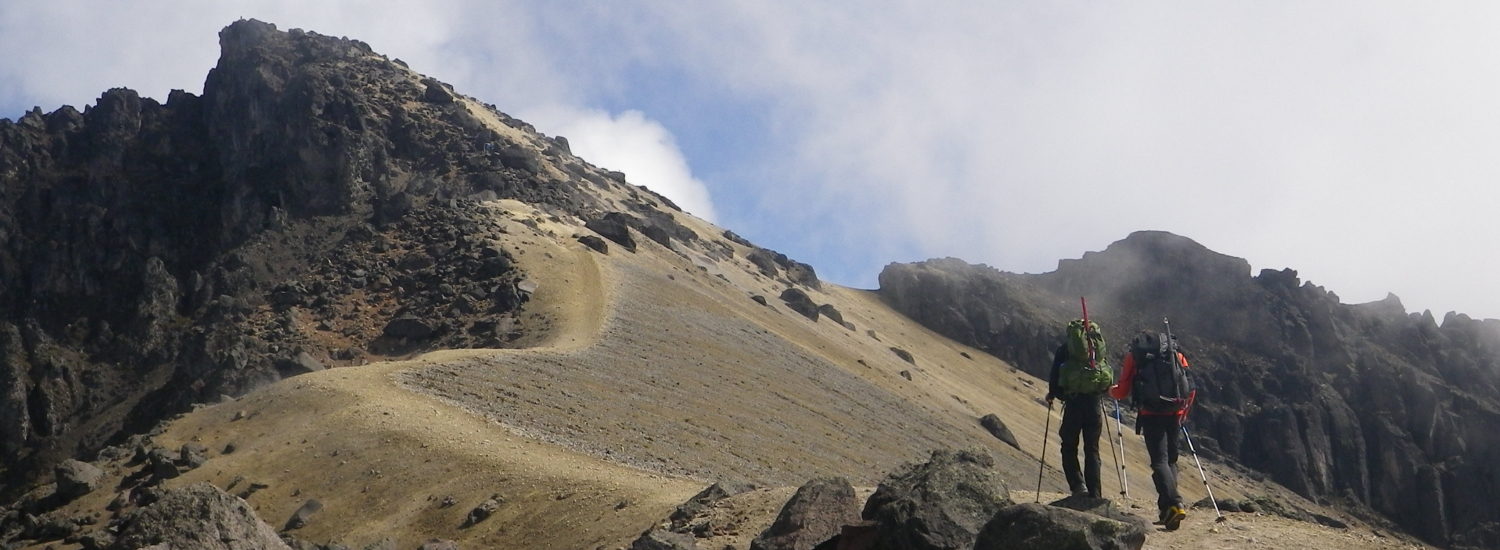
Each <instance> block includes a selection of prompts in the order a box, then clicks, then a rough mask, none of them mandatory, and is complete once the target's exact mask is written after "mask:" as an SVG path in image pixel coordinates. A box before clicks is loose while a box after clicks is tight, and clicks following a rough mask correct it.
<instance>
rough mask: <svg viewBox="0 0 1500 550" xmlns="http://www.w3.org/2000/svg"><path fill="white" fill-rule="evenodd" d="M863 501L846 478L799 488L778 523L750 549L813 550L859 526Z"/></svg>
mask: <svg viewBox="0 0 1500 550" xmlns="http://www.w3.org/2000/svg"><path fill="white" fill-rule="evenodd" d="M859 512H860V509H859V500H858V498H857V497H855V495H854V486H852V485H850V484H849V480H847V479H844V478H842V477H830V478H821V479H815V480H812V481H809V482H807V483H806V484H804V485H803V486H801V487H799V488H797V493H796V494H794V495H792V498H791V499H790V500H788V501H787V502H786V505H785V506H782V508H781V512H780V513H779V514H777V515H776V521H774V522H772V523H771V526H770V527H767V528H766V530H765V531H761V533H760V535H758V536H756V537H755V539H754V540H752V541H750V550H811V549H812V548H813V547H815V546H817V545H819V544H821V543H823V542H824V541H827V540H828V539H830V538H833V537H834V536H835V535H838V534H839V532H840V530H841V528H842V527H843V526H844V525H848V524H852V523H858V522H859V521H860V518H859Z"/></svg>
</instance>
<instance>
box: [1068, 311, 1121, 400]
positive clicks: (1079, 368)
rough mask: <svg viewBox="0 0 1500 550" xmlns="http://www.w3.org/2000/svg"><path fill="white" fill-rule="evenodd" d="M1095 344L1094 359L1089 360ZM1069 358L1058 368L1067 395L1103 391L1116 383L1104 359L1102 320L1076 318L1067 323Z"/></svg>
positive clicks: (1097, 393)
mask: <svg viewBox="0 0 1500 550" xmlns="http://www.w3.org/2000/svg"><path fill="white" fill-rule="evenodd" d="M1091 346H1092V348H1093V352H1094V360H1093V361H1089V349H1090V347H1091ZM1067 348H1068V358H1067V360H1066V361H1063V364H1062V367H1061V370H1060V371H1059V372H1058V383H1059V384H1060V385H1062V390H1063V392H1064V393H1065V394H1066V395H1102V394H1103V393H1104V392H1105V391H1107V390H1109V387H1110V386H1113V385H1114V384H1115V373H1114V371H1112V370H1110V368H1109V364H1108V363H1106V362H1105V360H1104V357H1105V355H1104V335H1103V334H1100V332H1099V324H1098V323H1095V322H1093V321H1089V322H1088V327H1087V329H1085V328H1084V321H1083V320H1082V319H1077V320H1074V321H1071V322H1069V323H1068V344H1067Z"/></svg>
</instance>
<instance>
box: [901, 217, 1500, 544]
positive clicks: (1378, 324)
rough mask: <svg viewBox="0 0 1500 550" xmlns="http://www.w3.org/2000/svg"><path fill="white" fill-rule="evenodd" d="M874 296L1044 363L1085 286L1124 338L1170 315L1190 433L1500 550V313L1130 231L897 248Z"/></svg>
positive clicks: (1228, 453) (1249, 462)
mask: <svg viewBox="0 0 1500 550" xmlns="http://www.w3.org/2000/svg"><path fill="white" fill-rule="evenodd" d="M880 284H881V289H880V295H881V297H882V299H884V300H885V301H886V302H887V303H888V304H890V305H891V306H892V307H894V308H895V309H896V310H897V311H900V312H902V313H903V314H905V315H907V316H909V317H911V318H912V319H914V320H916V321H918V322H920V323H922V324H923V325H925V326H927V327H928V328H930V329H932V330H933V331H935V332H938V333H940V334H943V335H945V336H948V337H950V338H953V339H955V340H957V341H959V342H962V343H965V344H968V345H971V346H974V347H976V348H979V349H982V350H985V351H987V352H989V353H991V354H993V355H995V356H997V357H999V358H1001V359H1003V360H1006V361H1008V362H1010V363H1011V364H1013V365H1015V366H1017V367H1019V368H1021V369H1022V370H1025V371H1027V372H1029V373H1031V374H1033V375H1036V376H1041V377H1045V375H1046V369H1047V368H1048V365H1049V364H1050V359H1051V353H1052V350H1053V349H1054V348H1055V347H1056V346H1057V344H1058V343H1059V342H1061V341H1062V336H1063V329H1064V323H1065V322H1066V321H1067V320H1068V319H1070V318H1074V317H1077V316H1078V313H1077V312H1076V311H1075V304H1077V300H1078V297H1079V296H1087V297H1088V299H1089V306H1090V307H1089V313H1090V315H1091V316H1093V317H1095V318H1096V319H1098V320H1099V322H1100V323H1101V325H1103V326H1104V327H1106V336H1107V337H1108V338H1109V345H1110V347H1111V348H1113V349H1115V350H1124V349H1126V346H1127V344H1128V342H1129V340H1130V338H1131V337H1132V336H1133V334H1134V332H1135V331H1136V330H1140V329H1149V330H1159V329H1160V327H1161V319H1162V318H1164V317H1165V318H1170V319H1171V321H1172V328H1173V332H1174V333H1175V334H1176V335H1178V336H1179V338H1180V339H1181V341H1182V343H1183V347H1184V350H1185V351H1186V352H1187V354H1188V356H1189V360H1190V362H1191V364H1192V367H1193V369H1192V370H1193V372H1194V375H1195V378H1196V381H1197V385H1198V389H1199V397H1198V401H1197V406H1196V408H1195V411H1194V418H1195V420H1194V423H1195V425H1196V430H1195V432H1194V442H1195V443H1197V444H1198V445H1199V447H1200V449H1201V450H1202V451H1204V452H1205V454H1208V455H1210V456H1223V457H1228V458H1230V459H1233V460H1236V461H1238V462H1241V463H1243V464H1244V465H1246V466H1249V467H1251V468H1254V469H1257V470H1259V471H1262V472H1265V473H1266V474H1268V475H1269V476H1270V478H1271V479H1272V480H1274V481H1276V482H1277V483H1280V484H1282V485H1285V486H1286V487H1288V488H1290V489H1292V490H1293V491H1296V492H1297V493H1299V494H1301V495H1303V496H1305V497H1308V498H1311V499H1314V500H1322V501H1325V502H1331V503H1337V504H1341V505H1344V506H1346V507H1349V508H1351V511H1356V512H1358V511H1361V510H1373V511H1374V512H1378V513H1380V514H1383V515H1384V516H1386V517H1388V518H1390V519H1391V520H1393V521H1395V522H1396V523H1397V524H1399V525H1402V526H1404V527H1405V528H1406V529H1408V530H1410V531H1411V532H1413V533H1414V534H1417V535H1419V536H1421V537H1422V538H1424V539H1426V540H1428V541H1430V542H1434V543H1437V544H1448V543H1462V544H1470V545H1478V546H1483V547H1487V548H1500V528H1495V527H1494V526H1496V525H1500V487H1495V486H1492V484H1491V483H1490V482H1489V481H1485V480H1494V479H1500V461H1497V460H1496V459H1495V457H1496V456H1500V435H1497V434H1500V413H1496V412H1495V411H1500V397H1496V396H1497V395H1500V391H1497V390H1500V320H1484V321H1479V320H1474V319H1471V318H1469V317H1468V316H1465V315H1461V314H1456V313H1450V314H1448V315H1446V316H1444V318H1443V321H1442V323H1441V324H1439V323H1438V321H1437V320H1436V318H1434V317H1433V316H1432V315H1431V314H1428V313H1423V314H1416V313H1412V314H1408V313H1407V312H1406V311H1405V308H1404V307H1402V305H1401V303H1400V301H1399V300H1398V299H1397V298H1396V297H1394V296H1391V297H1388V298H1387V299H1385V300H1383V301H1380V302H1373V303H1368V304H1358V305H1348V304H1343V303H1340V301H1339V298H1338V296H1336V295H1334V294H1333V293H1331V292H1328V291H1326V290H1324V289H1323V288H1321V287H1318V286H1315V285H1313V284H1311V283H1302V282H1300V281H1299V279H1298V277H1297V273H1296V272H1295V271H1293V270H1290V269H1286V270H1281V271H1274V270H1262V271H1261V272H1260V274H1259V275H1257V276H1251V272H1250V265H1249V263H1247V262H1246V261H1244V260H1241V259H1239V258H1233V257H1229V256H1225V255H1222V254H1217V253H1215V252H1212V251H1210V250H1208V249H1206V248H1204V247H1203V246H1201V245H1199V244H1197V243H1195V242H1193V241H1191V240H1189V239H1186V238H1183V237H1178V236H1175V235H1171V234H1167V233H1161V232H1140V233H1134V234H1132V235H1130V236H1129V237H1128V238H1126V239H1125V240H1122V241H1119V242H1117V243H1114V244H1112V245H1110V246H1109V247H1108V248H1107V249H1106V250H1104V251H1103V252H1090V253H1086V254H1085V255H1084V257H1083V258H1082V259H1078V260H1063V261H1062V262H1060V263H1059V265H1058V269H1057V270H1056V271H1053V272H1051V273H1044V274H1039V275H1018V274H1011V273H1003V272H1000V271H996V270H994V269H992V268H989V267H986V266H975V265H969V264H966V263H964V262H961V261H958V260H953V259H944V260H931V261H927V262H922V263H917V264H892V265H890V266H887V268H886V269H885V270H884V271H883V272H882V273H881V275H880Z"/></svg>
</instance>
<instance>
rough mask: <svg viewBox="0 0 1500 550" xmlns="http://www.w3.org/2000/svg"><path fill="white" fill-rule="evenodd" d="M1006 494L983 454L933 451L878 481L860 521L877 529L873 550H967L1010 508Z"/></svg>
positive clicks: (978, 452)
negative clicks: (993, 519)
mask: <svg viewBox="0 0 1500 550" xmlns="http://www.w3.org/2000/svg"><path fill="white" fill-rule="evenodd" d="M1010 503H1011V501H1010V489H1009V488H1007V487H1006V485H1005V481H1004V480H1002V479H1001V477H1000V473H999V472H997V471H995V461H994V458H992V457H990V455H989V454H988V453H986V452H984V451H982V450H973V451H948V450H938V451H933V452H932V458H931V459H930V460H928V461H927V462H926V463H922V464H908V465H906V466H903V467H902V468H901V469H900V470H897V471H895V472H892V473H891V474H890V475H889V476H887V477H886V478H885V480H884V481H882V482H880V486H879V487H878V488H877V489H876V490H875V494H873V495H870V499H869V500H868V501H866V502H865V508H864V511H863V512H861V514H860V515H861V517H863V518H864V519H867V520H873V521H875V522H877V523H878V524H879V527H878V528H877V530H878V531H879V536H878V537H877V539H878V541H879V542H878V543H877V544H876V546H875V548H876V549H890V550H897V549H900V550H927V549H932V550H939V549H955V548H969V547H970V546H971V545H972V544H974V537H975V536H976V535H978V534H979V530H980V528H981V527H983V526H984V524H985V522H987V521H989V519H990V517H991V516H994V515H995V512H998V511H999V510H1000V509H1001V508H1003V507H1005V506H1008V505H1010Z"/></svg>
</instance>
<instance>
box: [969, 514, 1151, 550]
mask: <svg viewBox="0 0 1500 550" xmlns="http://www.w3.org/2000/svg"><path fill="white" fill-rule="evenodd" d="M1145 544H1146V532H1145V530H1143V529H1141V528H1140V526H1138V525H1135V524H1131V523H1121V522H1118V521H1114V520H1110V519H1105V518H1101V517H1099V516H1096V515H1093V514H1088V513H1084V512H1077V511H1073V510H1069V509H1067V508H1058V507H1054V506H1045V505H1042V504H1029V503H1028V504H1017V505H1014V506H1010V507H1008V508H1005V509H1003V510H1000V512H999V513H997V514H995V516H994V517H993V518H992V519H990V521H989V523H986V524H985V525H984V530H983V532H981V533H980V534H979V537H978V538H977V540H975V542H974V550H1127V549H1128V550H1140V548H1141V547H1142V546H1144V545H1145Z"/></svg>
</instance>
